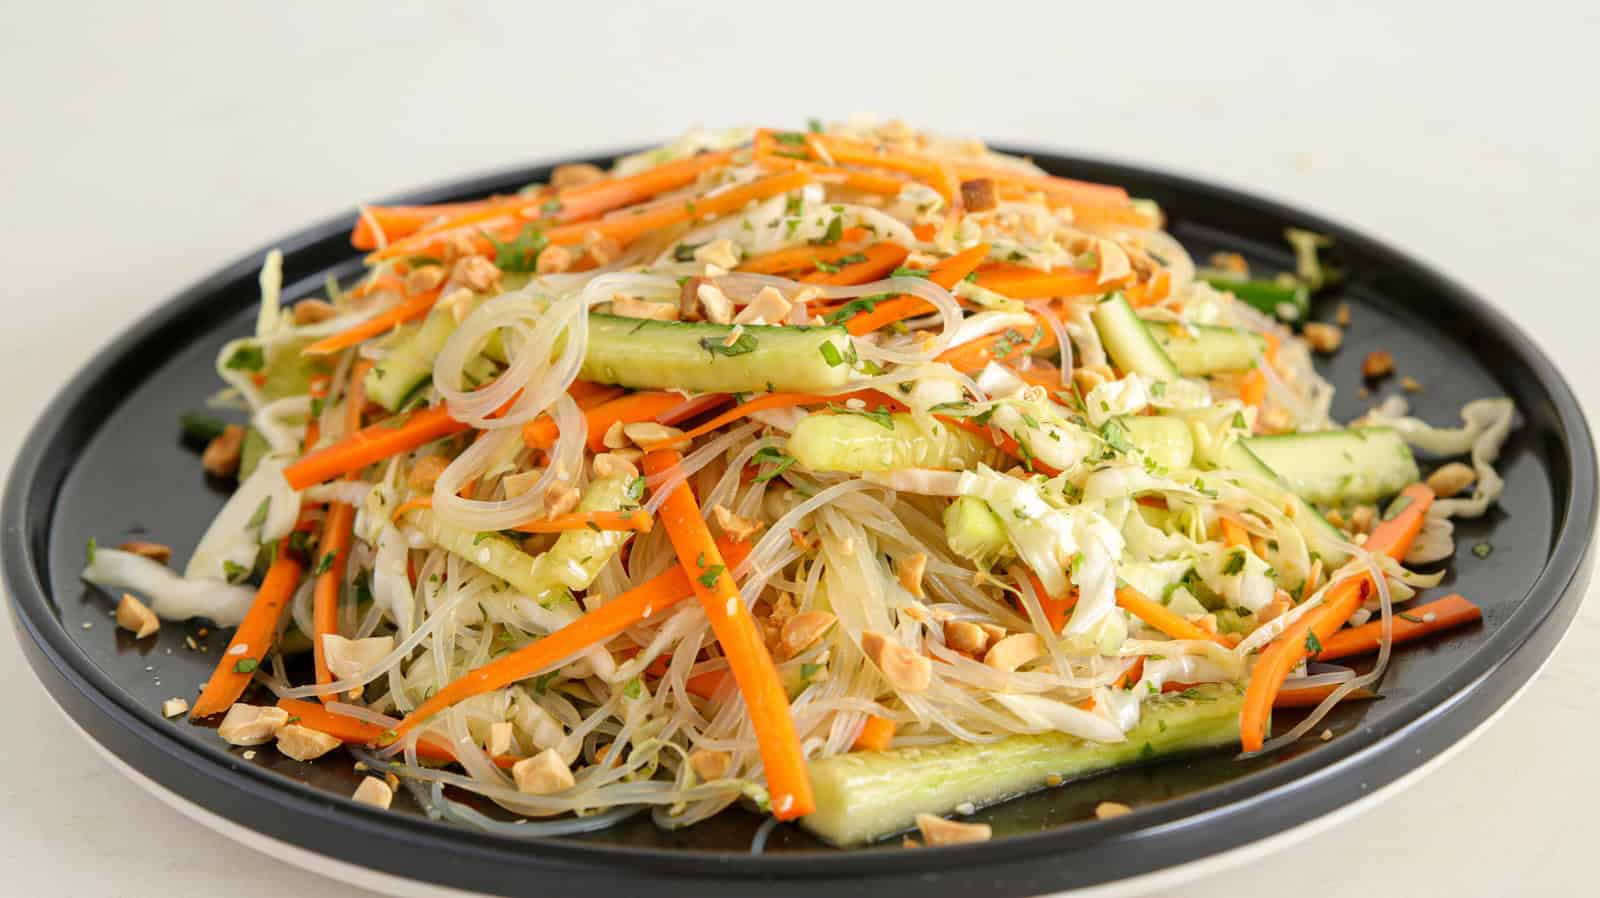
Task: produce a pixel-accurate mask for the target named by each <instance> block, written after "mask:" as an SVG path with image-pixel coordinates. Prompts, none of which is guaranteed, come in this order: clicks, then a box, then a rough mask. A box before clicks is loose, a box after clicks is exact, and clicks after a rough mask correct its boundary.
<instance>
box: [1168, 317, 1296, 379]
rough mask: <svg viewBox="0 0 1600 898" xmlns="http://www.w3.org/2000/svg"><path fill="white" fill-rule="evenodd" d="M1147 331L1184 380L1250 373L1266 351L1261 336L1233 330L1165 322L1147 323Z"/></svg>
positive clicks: (1265, 342) (1263, 339)
mask: <svg viewBox="0 0 1600 898" xmlns="http://www.w3.org/2000/svg"><path fill="white" fill-rule="evenodd" d="M1145 327H1146V328H1148V329H1149V331H1150V336H1152V337H1154V338H1155V341H1156V342H1157V343H1159V344H1161V348H1162V350H1163V351H1165V352H1166V354H1167V357H1168V358H1170V359H1172V363H1173V364H1174V365H1176V366H1178V371H1179V372H1180V373H1182V374H1183V375H1184V376H1185V377H1201V376H1204V375H1207V374H1215V373H1217V372H1219V371H1248V370H1249V369H1251V368H1253V367H1255V364H1256V359H1257V358H1258V357H1259V356H1260V355H1261V353H1263V352H1265V351H1266V348H1267V341H1266V339H1265V338H1263V337H1262V336H1261V335H1260V334H1253V333H1251V332H1249V331H1245V330H1238V329H1235V328H1231V327H1211V326H1208V325H1187V324H1178V323H1175V322H1166V321H1147V322H1145Z"/></svg>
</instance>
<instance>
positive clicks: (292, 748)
mask: <svg viewBox="0 0 1600 898" xmlns="http://www.w3.org/2000/svg"><path fill="white" fill-rule="evenodd" d="M343 744H344V743H342V742H340V741H339V740H338V739H335V738H334V737H332V736H330V735H328V734H327V733H324V732H321V731H318V730H313V729H311V728H310V727H303V726H301V725H300V724H298V723H291V724H288V725H287V726H285V727H283V728H282V729H280V730H278V751H280V752H282V753H283V754H285V755H288V756H289V757H291V758H294V759H295V760H296V761H310V760H312V759H314V758H320V757H322V756H323V755H325V754H327V753H328V752H330V751H333V750H334V749H335V748H338V747H339V746H340V745H343Z"/></svg>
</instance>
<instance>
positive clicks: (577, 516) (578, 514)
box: [511, 510, 655, 533]
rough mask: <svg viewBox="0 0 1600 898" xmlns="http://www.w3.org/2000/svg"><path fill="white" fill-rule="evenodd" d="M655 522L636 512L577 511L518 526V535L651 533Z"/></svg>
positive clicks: (647, 516)
mask: <svg viewBox="0 0 1600 898" xmlns="http://www.w3.org/2000/svg"><path fill="white" fill-rule="evenodd" d="M654 526H655V522H654V521H653V520H651V518H650V515H649V514H647V513H645V512H643V511H639V510H634V511H575V512H571V513H569V514H558V515H556V516H555V517H550V518H541V519H540V520H537V521H529V522H527V523H526V524H518V525H517V526H515V527H512V528H511V529H512V530H515V531H517V532H518V533H565V532H566V531H568V530H633V531H637V532H639V533H649V532H650V530H651V528H652V527H654Z"/></svg>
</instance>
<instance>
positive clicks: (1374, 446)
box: [1244, 427, 1422, 505]
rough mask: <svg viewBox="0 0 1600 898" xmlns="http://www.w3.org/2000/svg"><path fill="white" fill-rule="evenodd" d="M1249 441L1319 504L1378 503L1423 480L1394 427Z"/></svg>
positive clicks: (1293, 486)
mask: <svg viewBox="0 0 1600 898" xmlns="http://www.w3.org/2000/svg"><path fill="white" fill-rule="evenodd" d="M1244 444H1245V445H1246V446H1248V447H1249V448H1250V451H1251V452H1254V453H1255V454H1256V457H1257V458H1259V459H1261V460H1262V461H1263V462H1265V463H1266V465H1267V467H1269V468H1271V469H1272V470H1273V471H1276V472H1277V474H1278V476H1279V477H1282V478H1283V480H1284V482H1285V483H1287V484H1288V485H1289V488H1290V489H1293V490H1294V491H1295V492H1297V493H1299V494H1300V495H1301V496H1304V497H1305V498H1306V500H1307V501H1309V502H1314V503H1316V504H1318V505H1349V504H1359V503H1373V502H1377V501H1378V500H1380V499H1385V498H1388V497H1389V496H1392V495H1394V494H1395V493H1398V492H1400V491H1401V490H1402V489H1404V488H1405V487H1407V486H1409V485H1410V484H1413V483H1416V482H1417V481H1418V480H1421V479H1422V473H1421V472H1420V471H1419V470H1418V469H1417V460H1416V458H1415V457H1414V456H1413V455H1412V454H1411V447H1409V446H1407V445H1406V442H1405V440H1403V439H1401V438H1400V434H1398V433H1396V432H1395V431H1394V429H1393V428H1389V427H1368V428H1355V429H1351V430H1324V431H1315V432H1312V433H1290V434H1281V435H1274V436H1261V437H1251V438H1249V439H1247V440H1245V441H1244Z"/></svg>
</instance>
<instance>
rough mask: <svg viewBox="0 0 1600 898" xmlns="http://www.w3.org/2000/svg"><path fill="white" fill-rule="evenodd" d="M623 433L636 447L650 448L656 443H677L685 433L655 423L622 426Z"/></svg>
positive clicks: (636, 423) (640, 422)
mask: <svg viewBox="0 0 1600 898" xmlns="http://www.w3.org/2000/svg"><path fill="white" fill-rule="evenodd" d="M622 432H623V433H624V434H626V435H627V437H628V439H630V440H632V441H633V444H634V445H635V446H640V447H649V446H651V445H654V444H656V443H665V442H668V441H676V440H679V439H681V438H682V437H683V431H681V430H679V429H678V428H676V427H668V426H667V425H665V424H657V423H656V422H654V421H635V422H634V423H632V424H624V425H622Z"/></svg>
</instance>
